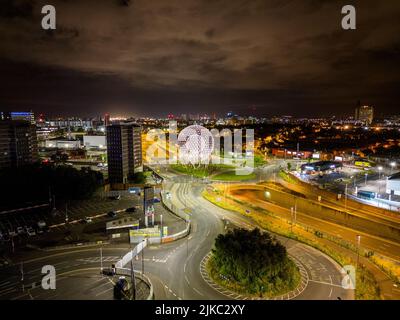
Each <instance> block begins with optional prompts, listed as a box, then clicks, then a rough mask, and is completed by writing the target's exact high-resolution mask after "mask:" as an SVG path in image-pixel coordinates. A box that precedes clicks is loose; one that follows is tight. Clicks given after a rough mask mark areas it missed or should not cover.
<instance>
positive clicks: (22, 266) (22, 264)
mask: <svg viewBox="0 0 400 320" xmlns="http://www.w3.org/2000/svg"><path fill="white" fill-rule="evenodd" d="M20 270H21V283H22V291H23V292H25V286H24V263H23V262H21V269H20Z"/></svg>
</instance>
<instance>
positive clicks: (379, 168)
mask: <svg viewBox="0 0 400 320" xmlns="http://www.w3.org/2000/svg"><path fill="white" fill-rule="evenodd" d="M382 170H383V168H382V167H381V166H379V167H378V171H379V180H380V179H381V173H382Z"/></svg>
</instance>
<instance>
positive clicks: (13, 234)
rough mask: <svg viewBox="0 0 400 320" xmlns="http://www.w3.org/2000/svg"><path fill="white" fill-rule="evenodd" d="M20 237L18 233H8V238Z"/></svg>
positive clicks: (10, 231) (11, 231)
mask: <svg viewBox="0 0 400 320" xmlns="http://www.w3.org/2000/svg"><path fill="white" fill-rule="evenodd" d="M17 235H18V233H16V232H15V231H14V230H9V231H8V236H9V237H15V236H17Z"/></svg>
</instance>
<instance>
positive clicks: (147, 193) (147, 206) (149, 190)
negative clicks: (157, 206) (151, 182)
mask: <svg viewBox="0 0 400 320" xmlns="http://www.w3.org/2000/svg"><path fill="white" fill-rule="evenodd" d="M153 204H154V187H150V186H146V187H144V189H143V213H144V218H145V225H146V227H148V224H149V223H148V217H149V216H150V215H151V214H153V213H154V206H153Z"/></svg>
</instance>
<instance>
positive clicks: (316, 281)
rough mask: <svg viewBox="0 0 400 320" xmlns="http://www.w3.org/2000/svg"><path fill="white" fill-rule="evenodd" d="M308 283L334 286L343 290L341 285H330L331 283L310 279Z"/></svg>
mask: <svg viewBox="0 0 400 320" xmlns="http://www.w3.org/2000/svg"><path fill="white" fill-rule="evenodd" d="M308 281H310V282H315V283H320V284H326V285H328V286H333V287H338V288H342V286H340V285H338V284H333V283H329V282H324V281H318V280H312V279H309V280H308Z"/></svg>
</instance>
